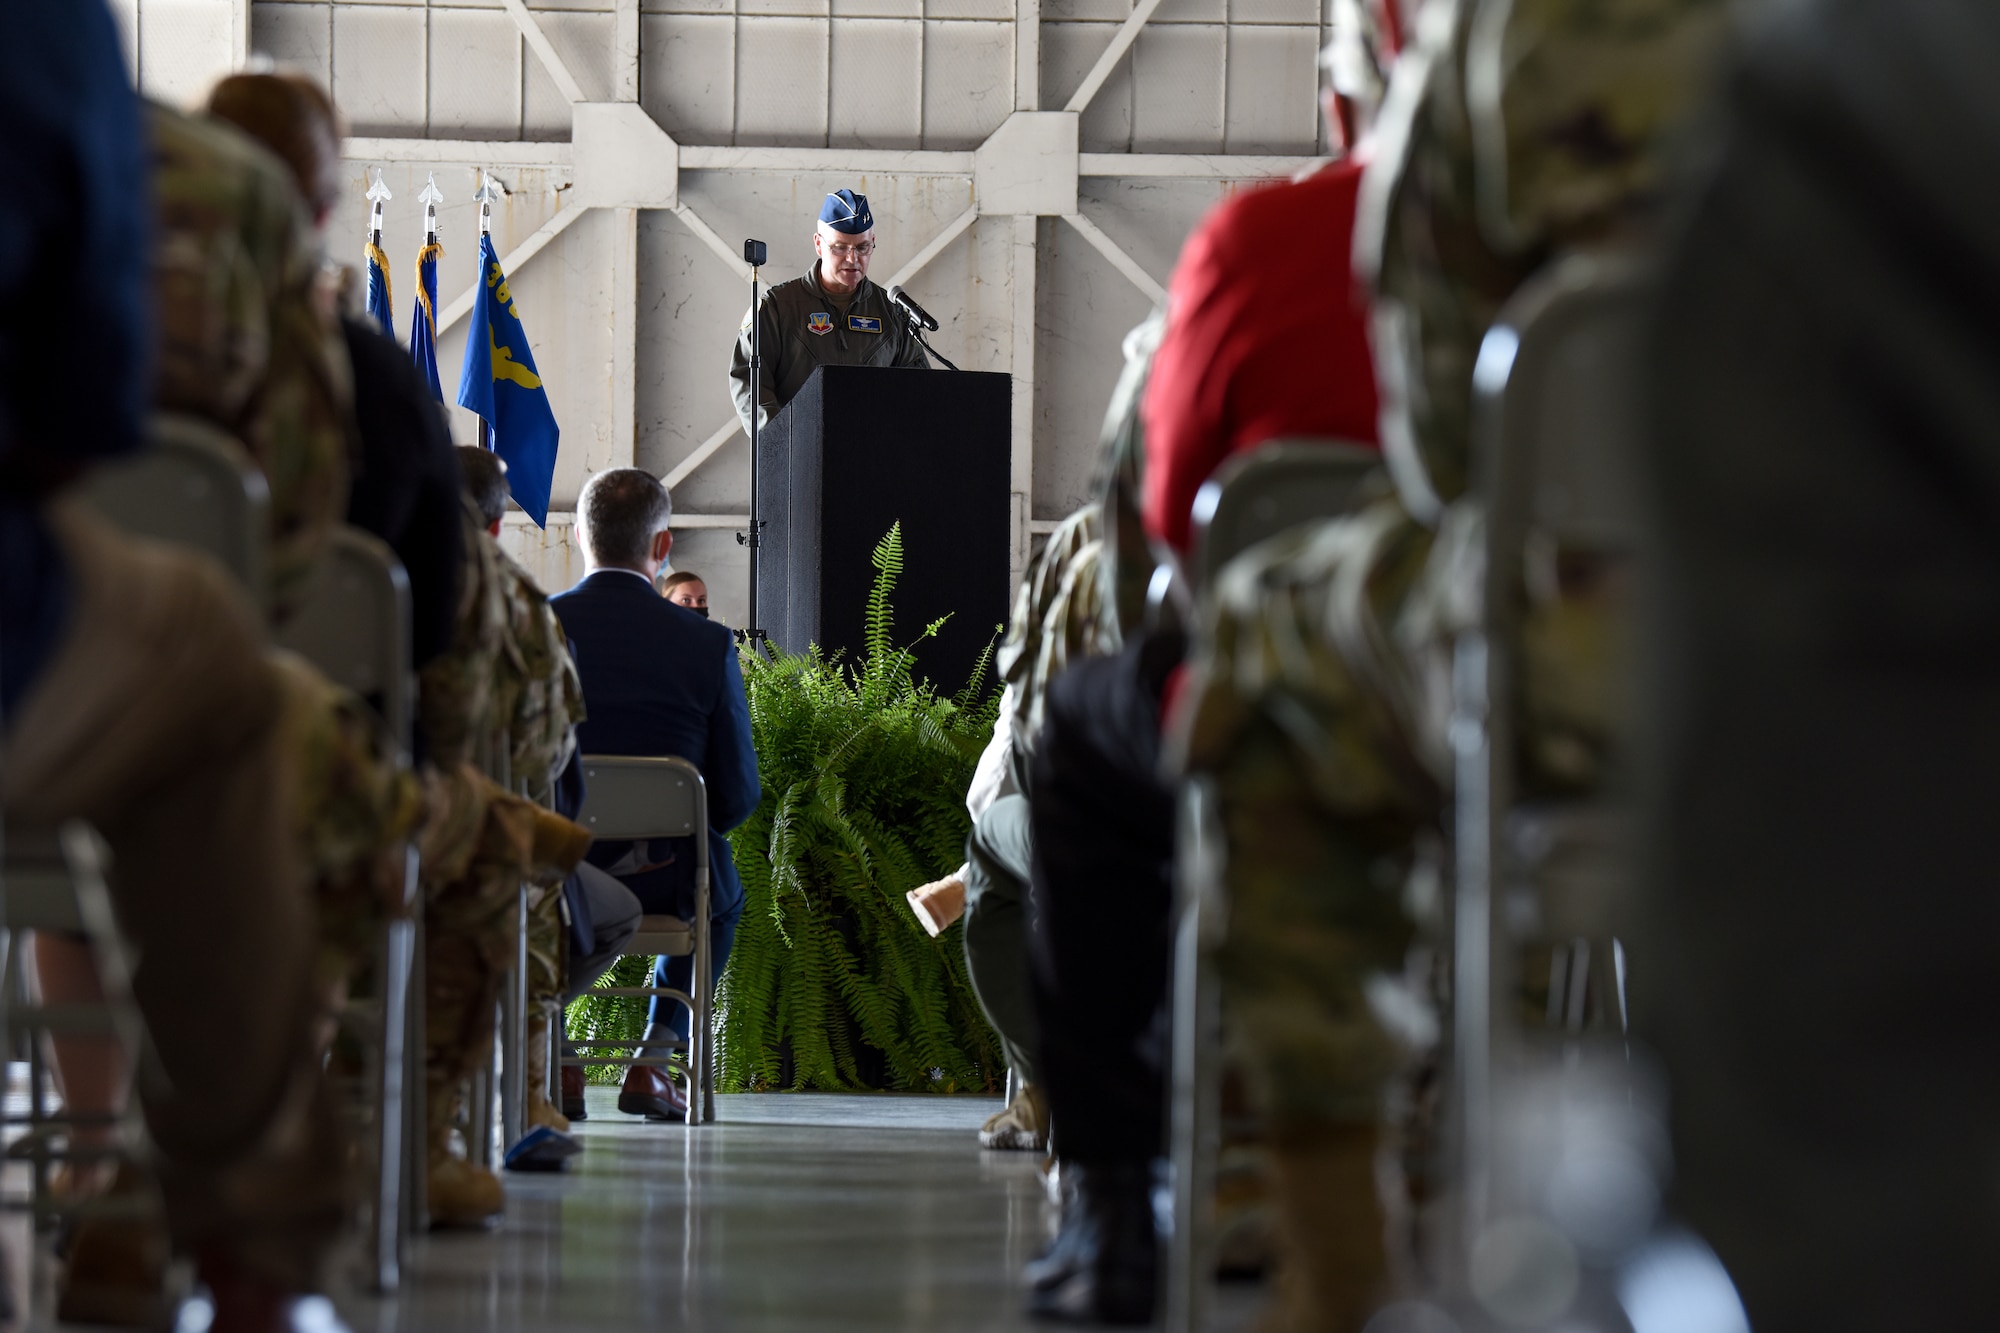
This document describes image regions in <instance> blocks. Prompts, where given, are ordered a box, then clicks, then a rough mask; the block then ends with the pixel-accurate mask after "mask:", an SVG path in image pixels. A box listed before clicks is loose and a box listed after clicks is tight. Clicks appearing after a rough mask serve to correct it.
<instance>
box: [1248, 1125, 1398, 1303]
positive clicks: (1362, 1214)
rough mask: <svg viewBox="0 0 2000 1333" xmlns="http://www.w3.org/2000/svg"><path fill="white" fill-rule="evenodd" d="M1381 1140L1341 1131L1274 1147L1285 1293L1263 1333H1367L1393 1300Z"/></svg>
mask: <svg viewBox="0 0 2000 1333" xmlns="http://www.w3.org/2000/svg"><path fill="white" fill-rule="evenodd" d="M1378 1138H1379V1134H1378V1132H1377V1131H1376V1129H1375V1128H1374V1127H1373V1126H1372V1125H1371V1126H1339V1127H1328V1128H1325V1129H1323V1130H1321V1131H1319V1132H1318V1133H1316V1134H1314V1135H1312V1136H1310V1137H1309V1138H1307V1137H1304V1136H1301V1137H1296V1138H1294V1137H1291V1136H1288V1141H1286V1142H1284V1143H1282V1144H1273V1145H1272V1147H1271V1185H1272V1195H1273V1202H1274V1203H1275V1205H1276V1207H1275V1210H1274V1211H1275V1220H1276V1223H1277V1242H1278V1256H1279V1258H1278V1288H1277V1294H1276V1299H1275V1300H1274V1301H1273V1303H1272V1306H1271V1308H1270V1309H1269V1310H1267V1311H1266V1312H1265V1315H1264V1319H1263V1321H1262V1322H1261V1324H1260V1325H1259V1327H1258V1333H1360V1330H1361V1328H1362V1326H1363V1325H1364V1324H1366V1323H1367V1322H1368V1317H1369V1316H1370V1315H1372V1314H1373V1313H1374V1312H1375V1310H1376V1309H1377V1308H1378V1307H1379V1306H1380V1305H1381V1303H1382V1302H1384V1301H1385V1300H1387V1299H1388V1298H1389V1296H1390V1294H1391V1292H1390V1276H1389V1261H1388V1250H1387V1242H1386V1238H1385V1228H1386V1219H1385V1217H1384V1215H1383V1212H1382V1205H1381V1201H1380V1200H1379V1198H1378V1197H1377V1195H1376V1185H1375V1150H1376V1143H1377V1140H1378Z"/></svg>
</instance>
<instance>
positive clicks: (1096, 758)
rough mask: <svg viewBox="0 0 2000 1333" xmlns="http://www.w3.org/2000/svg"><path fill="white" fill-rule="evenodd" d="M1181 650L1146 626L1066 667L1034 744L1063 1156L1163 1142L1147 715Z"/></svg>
mask: <svg viewBox="0 0 2000 1333" xmlns="http://www.w3.org/2000/svg"><path fill="white" fill-rule="evenodd" d="M1184 647H1185V641H1184V640H1183V639H1182V638H1181V637H1180V636H1179V635H1153V636H1149V637H1147V638H1146V639H1144V640H1141V641H1140V642H1138V643H1135V644H1133V645H1132V646H1130V647H1128V648H1126V649H1125V650H1124V651H1123V652H1121V653H1119V654H1117V655H1116V656H1113V657H1102V658H1093V659H1090V660H1087V661H1084V662H1080V663H1078V664H1076V665H1075V666H1072V667H1070V668H1069V670H1067V671H1065V672H1064V673H1063V674H1062V675H1061V676H1059V677H1057V678H1056V680H1055V682H1054V683H1053V684H1052V685H1051V687H1050V689H1049V696H1048V701H1047V712H1046V716H1047V721H1046V722H1045V724H1044V726H1043V730H1042V734H1041V737H1040V739H1039V740H1038V742H1037V744H1036V747H1035V755H1034V766H1033V778H1032V790H1031V792H1030V793H1029V805H1030V809H1031V811H1032V815H1033V818H1032V824H1033V833H1034V843H1035V845H1034V874H1033V880H1032V888H1031V908H1032V910H1031V927H1030V928H1031V931H1032V951H1031V954H1032V958H1031V961H1032V971H1033V976H1034V997H1035V1013H1036V1017H1037V1019H1038V1021H1039V1023H1040V1027H1041V1048H1042V1050H1041V1054H1042V1061H1041V1063H1042V1074H1043V1080H1044V1085H1045V1087H1046V1089H1047V1092H1048V1097H1049V1107H1050V1111H1051V1114H1052V1116H1053V1119H1054V1123H1055V1124H1056V1126H1057V1130H1056V1132H1057V1133H1058V1134H1059V1135H1060V1141H1061V1152H1062V1155H1063V1156H1064V1157H1065V1158H1068V1159H1073V1160H1076V1161H1079V1162H1104V1161H1121V1160H1123V1161H1132V1160H1145V1159H1148V1158H1152V1157H1157V1156H1159V1155H1161V1154H1162V1153H1163V1152H1164V1150H1165V1143H1166V1092H1165V1084H1164V1070H1165V1064H1166V1051H1167V1039H1166V1038H1167V1003H1166V1001H1167V978H1168V967H1169V957H1170V947H1169V936H1170V933H1171V920H1170V919H1171V917H1172V912H1173V855H1174V797H1173V788H1172V786H1171V785H1170V784H1168V783H1167V782H1165V781H1163V780H1162V779H1161V777H1160V774H1159V759H1160V723H1159V715H1160V692H1161V687H1162V685H1163V684H1164V682H1165V680H1166V677H1167V675H1168V673H1169V672H1171V671H1172V669H1173V667H1174V665H1175V664H1176V663H1177V662H1178V661H1179V660H1180V657H1181V654H1182V652H1183V650H1184Z"/></svg>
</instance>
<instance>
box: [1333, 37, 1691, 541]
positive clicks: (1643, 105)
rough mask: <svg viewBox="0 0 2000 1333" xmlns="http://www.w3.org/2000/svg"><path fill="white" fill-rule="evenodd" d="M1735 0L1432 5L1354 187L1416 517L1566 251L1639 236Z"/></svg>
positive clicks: (1365, 274) (1457, 459) (1430, 509)
mask: <svg viewBox="0 0 2000 1333" xmlns="http://www.w3.org/2000/svg"><path fill="white" fill-rule="evenodd" d="M1726 10H1727V3H1726V0H1436V2H1435V3H1433V4H1431V5H1429V6H1428V7H1426V8H1425V10H1424V11H1423V16H1422V18H1421V20H1420V25H1421V30H1420V33H1419V37H1418V44H1417V46H1416V48H1415V49H1414V50H1413V51H1412V52H1411V53H1410V54H1409V55H1407V56H1406V57H1405V58H1404V59H1403V60H1401V61H1399V62H1398V64H1397V66H1396V70H1395V74H1394V77H1393V79H1392V82H1391V86H1390V91H1389V97H1388V101H1387V103H1386V104H1385V105H1384V108H1383V112H1382V120H1381V126H1380V129H1379V130H1378V135H1377V137H1378V149H1377V154H1376V157H1375V160H1374V161H1373V162H1372V163H1371V164H1370V166H1369V169H1368V176H1367V179H1366V182H1365V184H1364V186H1363V190H1362V202H1361V210H1360V218H1359V222H1358V224H1357V227H1356V241H1355V245H1356V253H1355V268H1356V271H1357V273H1358V275H1359V276H1360V277H1361V278H1362V279H1363V280H1364V281H1365V282H1367V283H1369V284H1370V285H1371V286H1372V288H1373V291H1374V297H1373V311H1374V313H1373V322H1374V342H1375V359H1376V366H1377V373H1378V375H1379V377H1380V380H1381V389H1382V399H1383V412H1382V422H1383V433H1384V439H1383V446H1384V453H1385V454H1386V455H1387V457H1388V460H1389V463H1390V466H1391V468H1392V469H1393V470H1394V471H1395V472H1396V479H1397V484H1398V487H1399V488H1400V489H1401V490H1402V492H1403V493H1404V495H1405V496H1406V497H1408V498H1409V499H1410V501H1411V508H1412V510H1413V511H1414V512H1415V513H1416V514H1417V516H1418V517H1419V518H1422V519H1424V520H1426V521H1434V520H1435V519H1436V517H1437V515H1438V513H1439V512H1440V511H1441V510H1442V507H1443V505H1444V504H1445V503H1448V502H1449V501H1451V500H1452V499H1454V498H1456V497H1457V496H1458V495H1459V494H1460V493H1461V492H1462V491H1463V489H1464V487H1465V481H1466V473H1467V451H1468V449H1469V447H1470V432H1471V400H1472V370H1473V362H1474V359H1475V358H1476V357H1477V356H1478V353H1479V346H1480V342H1481V341H1482V340H1483V339H1484V337H1485V336H1486V331H1487V330H1488V329H1489V328H1491V327H1492V325H1493V321H1494V319H1495V317H1496V316H1497V315H1498V314H1499V311H1500V307H1501V306H1502V304H1504V303H1505V301H1506V300H1507V298H1508V297H1509V296H1510V295H1512V294H1513V292H1514V291H1515V289H1516V288H1518V287H1519V286H1520V284H1521V283H1522V282H1523V281H1524V280H1526V278H1527V277H1528V275H1529V274H1531V273H1533V272H1534V271H1535V270H1536V269H1537V268H1539V267H1540V266H1541V265H1542V264H1543V263H1544V262H1546V260H1547V259H1548V257H1549V256H1550V255H1551V254H1552V253H1554V252H1555V251H1556V250H1558V249H1560V248H1562V247H1564V246H1572V245H1583V244H1589V243H1592V242H1596V241H1602V240H1605V239H1607V238H1610V237H1612V236H1615V235H1617V234H1618V233H1619V232H1620V231H1622V230H1624V229H1627V228H1629V226H1630V225H1631V224H1632V221H1633V219H1634V218H1635V217H1637V216H1639V215H1640V214H1641V212H1642V210H1643V207H1644V205H1646V204H1648V203H1649V202H1651V200H1652V198H1653V196H1654V194H1655V192H1656V190H1657V187H1658V184H1659V179H1660V174H1661V170H1662V165H1661V164H1662V161H1663V141H1665V140H1666V139H1667V138H1668V137H1669V135H1670V133H1671V131H1672V130H1673V129H1674V128H1675V127H1676V126H1677V125H1678V124H1679V123H1680V122H1681V121H1682V120H1683V119H1684V117H1685V115H1686V113H1687V112H1688V110H1689V108H1690V107H1691V106H1692V105H1693V104H1694V102H1695V101H1696V100H1697V98H1698V96H1699V94H1700V92H1701V89H1702V84H1703V79H1704V76H1705V72H1706V70H1707V67H1708V65H1709V64H1710V63H1711V62H1712V60H1713V57H1714V55H1715V53H1716V52H1717V50H1718V49H1719V48H1720V45H1721V42H1722V39H1723V37H1724V36H1725V34H1726V32H1727V14H1726Z"/></svg>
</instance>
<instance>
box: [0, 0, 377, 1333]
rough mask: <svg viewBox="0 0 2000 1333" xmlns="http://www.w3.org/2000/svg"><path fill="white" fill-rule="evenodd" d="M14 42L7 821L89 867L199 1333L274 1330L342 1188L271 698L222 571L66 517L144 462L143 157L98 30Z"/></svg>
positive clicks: (41, 32)
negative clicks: (141, 1073)
mask: <svg viewBox="0 0 2000 1333" xmlns="http://www.w3.org/2000/svg"><path fill="white" fill-rule="evenodd" d="M8 18H9V25H10V26H9V37H8V41H7V42H5V43H0V122H4V123H5V124H6V125H7V126H8V127H9V131H10V135H11V136H12V142H13V144H14V145H15V147H16V149H17V151H18V156H19V161H18V162H17V164H16V165H17V170H18V171H19V172H22V173H26V178H25V179H23V180H22V181H21V182H20V185H21V188H22V198H21V206H20V207H18V208H14V209H9V210H7V211H6V213H5V214H4V215H0V292H4V294H5V298H6V299H5V300H4V302H0V310H4V311H5V312H6V313H5V315H4V320H0V542H4V548H5V569H6V577H5V580H4V584H0V710H4V716H3V717H0V722H4V726H5V743H6V749H5V753H4V759H3V760H0V762H4V770H3V771H0V781H4V788H0V790H4V810H5V815H6V819H7V822H8V824H9V825H10V826H12V827H15V828H20V827H27V826H42V827H47V826H50V825H53V824H55V823H57V822H59V821H62V820H65V819H70V818H84V819H89V820H90V821H92V823H94V824H95V825H96V826H97V828H98V830H99V831H100V832H101V833H103V834H104V836H105V837H106V839H107V840H108V841H109V843H110V844H111V847H112V850H113V853H114V855H115V856H116V858H117V867H116V873H115V875H114V877H113V880H112V888H113V892H114V894H115V898H116V902H117V907H118V911H119V917H120V922H121V925H122V926H123V927H124V929H125V930H127V931H128V932H130V933H131V935H132V936H133V937H134V939H135V941H136V942H137V944H138V946H139V952H140V963H139V970H138V972H137V974H136V976H135V978H134V988H135V991H136V994H137V997H138V1000H139V1004H140V1007H141V1009H142V1011H143V1013H144V1016H145V1019H146V1021H147V1025H148V1028H149V1031H150V1034H151V1037H152V1047H153V1050H154V1051H155V1052H156V1054H157V1057H158V1060H159V1064H160V1071H159V1072H160V1073H162V1074H163V1075H164V1076H165V1077H164V1080H157V1079H147V1080H145V1081H144V1092H145V1113H146V1120H147V1125H148V1128H149V1130H150V1133H151V1137H152V1140H153V1144H154V1146H155V1148H156V1149H157V1154H156V1157H155V1159H154V1161H155V1165H156V1167H157V1169H158V1172H159V1177H160V1181H161V1185H162V1188H163V1191H164V1194H165V1198H166V1203H167V1211H168V1217H169V1220H170V1223H171V1225H172V1228H173V1232H174V1240H175V1244H176V1247H177V1248H178V1249H179V1250H181V1251H182V1252H183V1253H186V1254H188V1255H190V1256H191V1257H193V1259H194V1260H195V1263H196V1265H197V1271H198V1273H199V1274H200V1276H201V1277H202V1279H203V1280H204V1281H205V1282H206V1283H207V1284H208V1286H209V1287H210V1289H211V1291H212V1293H213V1295H214V1299H215V1318H214V1321H213V1323H212V1324H211V1325H210V1327H211V1328H213V1329H214V1330H217V1333H239V1331H241V1330H260V1331H261V1330H278V1329H287V1328H290V1327H292V1326H293V1324H292V1316H293V1314H294V1309H295V1305H296V1298H297V1297H298V1296H300V1295H301V1294H302V1293H304V1292H307V1291H310V1290H312V1289H314V1288H315V1287H316V1286H317V1285H318V1282H319V1278H320V1273H319V1267H320V1263H321V1261H322V1259H323V1258H324V1256H325V1253H326V1249H327V1247H328V1244H329V1243H330V1241H331V1240H332V1238H333V1236H334V1234H335V1232H336V1231H337V1228H338V1226H339V1223H340V1218H341V1190H340V1187H339V1164H338V1159H337V1155H336V1150H335V1149H334V1147H333V1145H332V1142H331V1140H330V1139H329V1137H328V1135H327V1134H326V1132H325V1131H326V1127H327V1126H326V1120H325V1117H324V1116H323V1115H321V1114H320V1112H321V1111H323V1109H324V1107H323V1103H322V1102H321V1101H320V1100H319V1098H318V1096H317V1084H318V1077H317V1070H316V1067H315V1063H314V1060H313V1054H314V1047H313V1044H312V1041H311V1028H312V1022H313V1018H314V1010H315V999H314V993H313V988H312V984H311V982H312V975H313V969H312V966H311V952H312V947H313V937H312V930H311V913H310V907H309V904H308V902H307V899H306V896H305V893H304V891H303V885H302V883H301V878H300V874H299V869H298V866H297V863H296V860H295V857H294V854H293V849H292V844H291V841H290V836H289V835H290V830H291V820H292V810H291V805H290V788H289V785H288V784H287V782H286V781H285V780H284V778H283V772H284V766H283V760H282V754H281V739H280V726H279V720H280V701H281V686H280V684H279V680H278V677H277V673H276V672H275V671H274V670H273V669H272V668H271V666H270V665H269V664H268V663H267V662H266V660H265V658H264V656H263V653H262V630H261V627H260V626H259V624H258V622H257V618H256V614H255V612H254V611H253V609H252V608H251V607H250V606H249V604H248V602H247V599H245V598H244V597H243V595H242V594H241V592H240V591H238V590H237V589H236V588H235V587H234V586H233V585H232V584H231V583H230V581H229V579H228V577H227V575H226V574H224V573H223V571H222V570H221V569H220V568H219V567H217V566H216V565H214V564H213V563H212V562H209V561H207V560H204V559H201V558H198V557H195V556H192V555H189V554H185V553H181V552H177V551H173V550H170V549H168V548H165V547H160V546H155V545H152V544H149V543H144V542H138V541H132V540H128V539H125V538H122V537H120V536H118V535H117V534H116V533H114V532H112V531H110V530H109V529H108V528H106V527H105V526H104V525H103V524H102V523H100V522H98V521H96V520H95V519H94V518H93V517H92V516H91V515H89V514H88V513H87V512H85V511H84V510H82V509H81V508H80V507H79V506H78V505H77V504H76V503H75V502H74V501H73V500H71V499H69V498H67V497H66V496H64V495H63V494H62V491H63V488H64V487H65V485H66V484H67V483H68V482H69V481H71V480H72V479H74V478H75V477H76V476H77V475H78V474H79V473H80V472H81V471H83V470H84V469H85V468H87V467H88V466H89V465H90V464H91V463H92V462H94V461H96V460H98V459H101V458H107V457H112V456H116V455H118V454H122V453H127V452H130V451H132V450H135V449H137V448H139V447H140V446H141V441H142V420H143V412H144V405H145V388H146V386H145V369H144V362H145V359H146V353H145V348H146V339H147V329H146V319H145V308H146V304H147V303H146V300H145V293H146V280H147V269H146V264H147V260H148V248H147V238H146V227H145V221H144V210H145V207H146V193H145V191H144V190H142V189H138V188H135V182H139V181H142V180H143V179H144V178H145V175H146V163H145V154H144V149H143V140H142V138H141V125H140V114H139V106H138V103H137V101H136V99H135V98H134V96H133V94H132V92H131V90H130V87H129V85H128V84H127V82H126V74H125V67H124V62H123V60H122V58H121V57H120V54H119V49H118V41H117V36H116V32H115V30H114V28H113V26H112V23H111V19H110V16H109V15H108V13H106V11H105V10H104V9H103V7H102V6H100V5H97V4H89V3H56V2H54V0H28V2H27V3H24V4H21V5H17V6H14V7H13V8H12V9H11V10H10V13H9V15H8ZM48 998H50V999H51V1000H60V999H63V998H67V997H66V996H63V995H53V994H52V995H50V996H49V997H48ZM225 1033H226V1034H228V1037H227V1040H226V1041H224V1040H219V1037H220V1036H221V1034H225ZM77 1262H81V1256H74V1257H73V1258H72V1263H73V1264H74V1263H77ZM113 1276H116V1275H113ZM116 1288H117V1284H115V1283H114V1284H112V1291H111V1296H112V1298H114V1299H115V1296H116V1294H117V1290H116ZM316 1313H318V1314H319V1315H320V1316H321V1317H322V1319H324V1318H325V1312H324V1308H323V1307H321V1308H320V1309H319V1310H318V1311H316ZM76 1314H77V1316H78V1317H83V1318H89V1319H92V1320H93V1321H97V1320H102V1319H104V1318H107V1317H119V1316H120V1315H121V1314H129V1312H126V1311H120V1310H118V1309H116V1308H112V1307H110V1306H106V1307H102V1308H98V1309H95V1310H88V1311H84V1310H79V1311H77V1312H76ZM321 1326H322V1327H324V1326H325V1324H324V1323H322V1325H321Z"/></svg>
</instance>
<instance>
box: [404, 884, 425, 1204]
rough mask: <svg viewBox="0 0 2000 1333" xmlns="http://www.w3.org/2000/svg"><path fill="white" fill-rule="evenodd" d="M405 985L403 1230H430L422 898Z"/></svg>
mask: <svg viewBox="0 0 2000 1333" xmlns="http://www.w3.org/2000/svg"><path fill="white" fill-rule="evenodd" d="M410 939H411V943H410V985H409V992H408V1001H407V1003H406V1004H405V1006H404V1017H405V1022H404V1026H403V1234H404V1235H405V1236H419V1235H422V1234H423V1233H424V1232H426V1231H428V1230H430V1225H431V1213H430V1143H429V1135H430V1121H429V1108H428V1106H427V1104H426V1103H427V1101H428V1099H429V1094H428V1093H427V1092H426V1090H425V1077H426V1074H427V1071H426V1069H425V1068H424V1060H425V1055H426V1052H427V1051H428V1049H429V1048H428V1040H429V1033H428V1030H427V1026H426V1025H427V1021H428V1020H427V1019H426V1017H425V1011H426V1006H425V1004H424V986H425V985H426V984H427V983H426V980H425V976H424V913H423V907H422V904H421V902H420V903H419V904H418V906H417V911H416V914H415V916H414V918H413V919H412V920H411V922H410Z"/></svg>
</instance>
